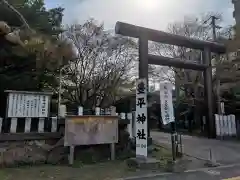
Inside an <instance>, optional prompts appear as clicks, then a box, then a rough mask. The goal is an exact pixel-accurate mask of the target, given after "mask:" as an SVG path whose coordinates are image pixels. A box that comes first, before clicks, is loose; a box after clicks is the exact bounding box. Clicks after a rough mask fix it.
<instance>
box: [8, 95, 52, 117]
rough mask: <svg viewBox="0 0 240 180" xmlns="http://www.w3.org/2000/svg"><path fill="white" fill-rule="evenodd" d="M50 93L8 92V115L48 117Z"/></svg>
mask: <svg viewBox="0 0 240 180" xmlns="http://www.w3.org/2000/svg"><path fill="white" fill-rule="evenodd" d="M49 102H50V94H49V95H48V94H40V93H32V92H21V91H19V92H18V91H10V92H8V106H7V117H9V118H14V117H16V118H21V117H24V118H25V117H29V118H30V117H32V118H33V117H38V118H39V117H48V112H49V108H50V107H49Z"/></svg>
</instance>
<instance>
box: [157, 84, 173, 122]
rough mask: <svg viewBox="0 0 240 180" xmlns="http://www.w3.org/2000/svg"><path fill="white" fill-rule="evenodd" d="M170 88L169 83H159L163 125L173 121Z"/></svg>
mask: <svg viewBox="0 0 240 180" xmlns="http://www.w3.org/2000/svg"><path fill="white" fill-rule="evenodd" d="M172 89H173V88H172V84H171V83H169V82H163V83H160V102H161V115H162V122H163V124H164V125H166V124H169V123H171V122H174V121H175V117H174V111H173V102H172Z"/></svg>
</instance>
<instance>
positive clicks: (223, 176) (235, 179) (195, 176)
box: [127, 164, 240, 180]
mask: <svg viewBox="0 0 240 180" xmlns="http://www.w3.org/2000/svg"><path fill="white" fill-rule="evenodd" d="M134 179H135V180H240V164H239V165H228V166H222V167H217V168H211V169H200V170H193V171H187V172H183V173H173V174H163V175H156V176H154V175H153V177H139V178H136V177H135V178H134ZM127 180H130V179H127Z"/></svg>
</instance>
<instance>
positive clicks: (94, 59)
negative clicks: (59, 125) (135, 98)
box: [63, 20, 136, 109]
mask: <svg viewBox="0 0 240 180" xmlns="http://www.w3.org/2000/svg"><path fill="white" fill-rule="evenodd" d="M64 35H65V37H66V39H67V40H70V41H71V42H72V43H73V44H74V48H75V50H76V52H77V58H76V59H75V60H73V61H71V62H70V63H69V64H68V66H67V67H66V68H64V70H63V74H64V76H63V84H64V86H65V89H66V90H65V92H64V95H65V98H66V99H68V100H69V101H70V102H72V103H76V104H77V105H82V106H84V107H85V108H90V109H91V108H94V107H95V106H101V107H103V106H107V105H111V104H112V103H113V102H114V101H115V100H116V98H119V96H120V94H121V93H122V92H123V91H124V90H125V88H124V87H126V86H127V87H131V86H132V85H133V84H132V81H130V77H129V72H130V71H131V69H132V68H133V66H132V63H133V59H134V58H135V54H134V53H133V52H134V51H135V48H136V44H135V42H133V41H132V40H131V39H129V38H124V37H121V36H116V35H113V34H112V33H110V32H107V31H104V29H103V24H100V25H98V24H97V23H96V22H95V21H94V20H89V21H87V22H85V23H84V24H82V25H80V24H75V25H72V26H70V27H68V28H67V30H66V32H65V33H64ZM120 92H121V93H120Z"/></svg>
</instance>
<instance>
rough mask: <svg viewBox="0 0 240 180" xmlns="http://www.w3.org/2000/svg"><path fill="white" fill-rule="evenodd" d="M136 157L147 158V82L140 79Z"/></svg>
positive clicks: (136, 119) (137, 94) (137, 91)
mask: <svg viewBox="0 0 240 180" xmlns="http://www.w3.org/2000/svg"><path fill="white" fill-rule="evenodd" d="M135 124H136V156H144V157H147V137H148V134H147V126H148V125H147V80H146V79H138V80H137V88H136V114H135Z"/></svg>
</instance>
